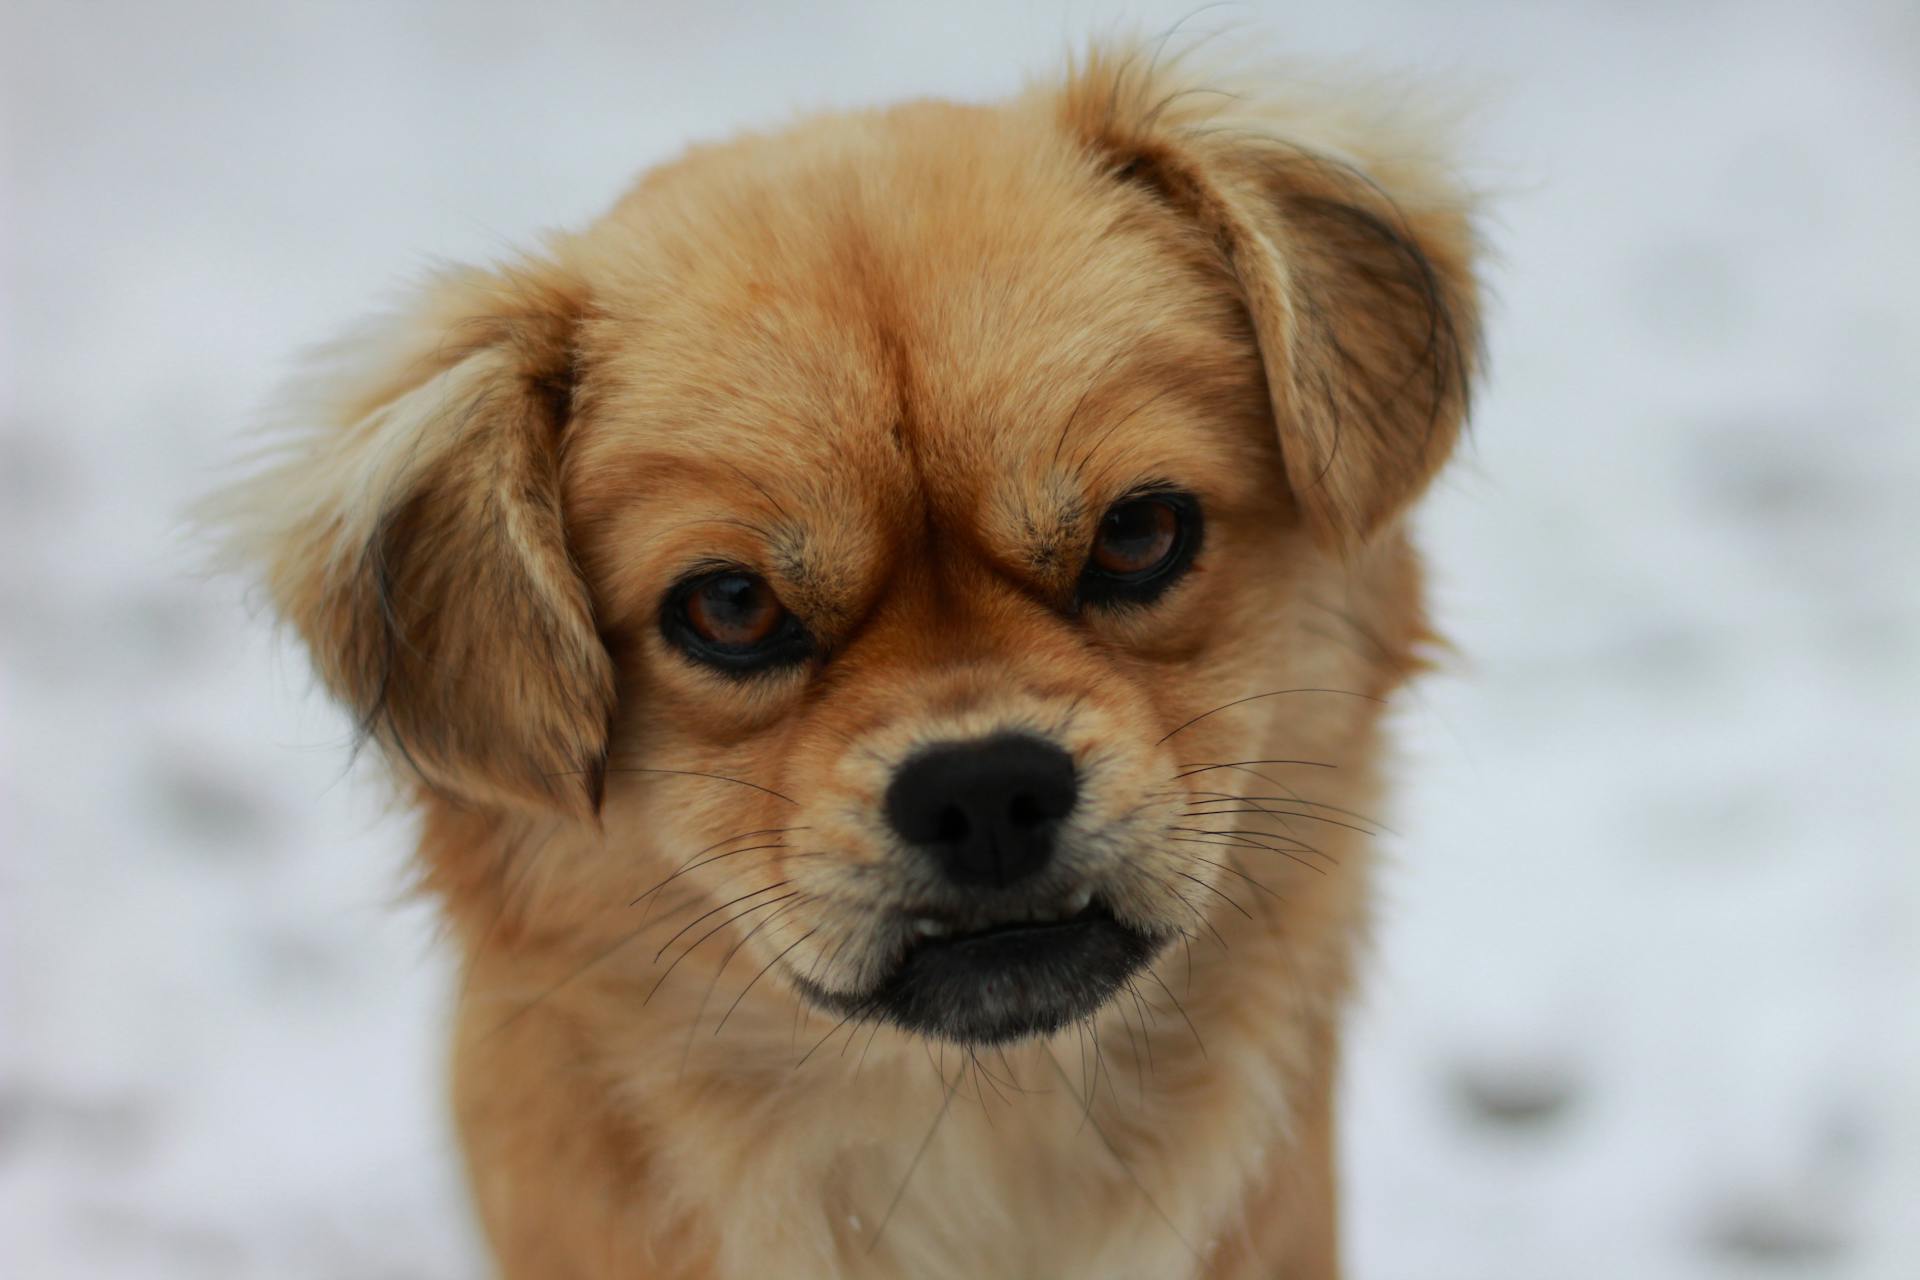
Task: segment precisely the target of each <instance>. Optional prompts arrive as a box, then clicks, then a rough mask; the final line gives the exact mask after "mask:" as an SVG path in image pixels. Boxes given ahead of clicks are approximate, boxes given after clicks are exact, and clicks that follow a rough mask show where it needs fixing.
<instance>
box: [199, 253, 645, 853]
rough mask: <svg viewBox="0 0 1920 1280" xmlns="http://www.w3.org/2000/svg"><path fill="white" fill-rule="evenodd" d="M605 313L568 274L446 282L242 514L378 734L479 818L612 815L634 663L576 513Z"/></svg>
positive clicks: (322, 365)
mask: <svg viewBox="0 0 1920 1280" xmlns="http://www.w3.org/2000/svg"><path fill="white" fill-rule="evenodd" d="M585 305H586V298H585V291H584V289H583V288H581V287H580V286H579V285H577V283H575V282H574V281H572V280H571V279H569V278H568V277H567V276H566V275H565V274H564V273H563V272H562V271H561V269H560V268H558V267H557V266H554V265H551V264H545V263H530V264H526V265H523V266H521V267H518V268H514V269H511V270H498V271H478V270H469V271H457V272H449V273H444V274H442V275H440V276H438V277H436V278H435V279H434V280H433V281H432V282H431V283H430V285H429V286H428V287H427V288H426V289H425V290H424V291H423V292H422V294H421V295H420V296H419V298H418V299H417V301H416V304H415V305H414V306H413V307H411V308H410V309H408V310H407V311H406V312H405V313H404V314H402V315H400V316H397V317H394V318H392V319H389V320H385V321H383V322H380V323H377V324H373V325H369V326H367V327H366V328H365V329H364V330H362V331H361V332H359V333H357V334H356V335H354V336H353V337H351V338H350V339H349V340H348V341H346V342H344V343H342V344H340V345H339V346H338V347H336V348H334V349H333V350H331V351H330V352H327V353H325V354H324V356H323V358H322V360H321V361H320V362H319V367H318V368H317V369H316V371H315V372H314V373H313V374H312V375H310V377H309V378H308V379H307V380H306V383H305V385H303V386H302V387H300V388H299V389H298V391H297V392H296V394H294V395H293V396H291V397H290V401H291V403H290V404H289V405H288V407H287V412H288V413H289V416H290V418H291V421H290V422H289V423H288V426H289V427H290V428H291V429H292V432H293V435H292V441H291V443H290V444H289V445H288V446H286V451H285V453H284V454H282V455H281V457H280V458H279V460H278V461H277V462H276V463H275V464H274V465H273V467H272V468H271V469H270V470H268V471H267V472H265V473H264V474H262V475H260V476H259V477H257V478H256V479H254V480H252V481H250V482H248V483H246V484H245V485H243V486H241V487H239V488H238V489H236V490H235V491H234V493H233V495H232V501H231V502H230V503H229V504H228V509H227V512H226V518H227V521H228V523H229V524H230V526H231V527H232V528H233V529H234V531H235V543H236V545H235V550H236V552H237V553H238V554H239V555H240V556H242V557H244V559H246V560H247V561H250V562H251V563H252V565H253V567H255V568H256V569H258V570H261V571H263V572H264V578H265V582H266V586H267V589H268V592H269V594H270V596H271V599H272V603H273V605H274V606H275V608H276V609H277V610H278V611H279V613H280V614H281V616H282V617H284V618H285V619H286V620H287V621H289V622H291V623H292V624H293V626H294V627H295V628H297V629H298V631H299V632H300V634H301V636H302V637H303V638H304V639H305V640H306V642H307V645H308V647H309V648H310V649H311V651H312V654H313V658H314V663H315V666H316V667H317V668H318V670H319V672H320V675H321V677H322V678H323V679H324V680H325V682H326V684H327V686H328V687H329V688H330V689H331V690H332V692H333V693H334V694H335V695H336V696H337V697H339V698H340V699H341V700H342V701H343V702H345V703H346V704H347V706H348V707H350V708H351V709H352V711H353V712H354V714H355V715H356V716H357V717H358V719H359V723H360V725H361V728H362V731H363V732H364V733H365V734H367V735H368V736H370V737H372V738H373V739H375V740H376V741H378V742H379V743H380V744H381V745H382V746H383V747H384V748H385V749H386V750H387V751H388V752H389V754H390V755H391V756H392V757H393V758H394V759H395V761H396V763H400V764H401V765H402V767H403V768H411V769H412V770H413V771H415V772H417V774H418V775H419V777H420V778H421V779H422V780H423V781H424V782H425V783H426V784H427V785H429V786H431V787H433V788H434V789H436V790H438V791H441V792H443V793H447V794H450V795H452V796H455V797H458V798H460V799H463V800H466V801H469V802H479V803H483V804H484V803H502V802H521V803H526V802H532V803H534V804H536V805H547V806H559V807H561V808H565V809H570V810H573V811H575V812H577V813H581V814H583V815H584V814H590V813H592V812H594V811H595V810H596V809H597V807H598V805H599V800H600V788H601V785H602V780H603V776H604V771H605V757H606V750H607V739H608V732H609V723H610V719H611V716H612V712H613V702H614V682H613V671H612V662H611V659H610V658H609V656H608V654H607V651H606V649H605V647H604V646H603V644H602V642H601V639H600V637H599V634H598V633H597V631H596V629H595V626H594V619H593V610H592V604H591V600H590V598H589V595H588V591H587V586H586V583H585V582H584V581H583V580H582V579H581V576H580V573H579V571H578V569H577V568H576V567H575V565H574V562H573V558H572V556H571V554H570V553H569V550H568V546H567V540H566V534H565V529H564V527H563V524H562V520H561V511H560V500H559V450H560V444H561V438H562V435H563V433H564V432H565V430H566V427H567V419H568V416H569V413H570V411H571V408H572V401H573V398H574V394H573V389H574V377H575V368H574V341H573V335H574V330H575V326H576V324H577V322H578V320H579V318H580V316H581V312H582V310H583V308H584V307H585Z"/></svg>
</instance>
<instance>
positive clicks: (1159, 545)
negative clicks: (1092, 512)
mask: <svg viewBox="0 0 1920 1280" xmlns="http://www.w3.org/2000/svg"><path fill="white" fill-rule="evenodd" d="M1199 548H1200V503H1199V500H1198V499H1196V498H1195V497H1194V496H1193V495H1192V494H1190V493H1182V492H1180V491H1178V490H1173V489H1167V490H1155V491H1153V492H1149V493H1138V494H1135V495H1134V496H1132V497H1128V498H1122V499H1121V500H1120V501H1118V502H1116V503H1114V504H1113V505H1112V506H1111V507H1108V508H1107V513H1106V514H1105V515H1104V516H1102V517H1100V527H1099V528H1098V529H1097V530H1095V531H1094V535H1093V548H1092V550H1091V551H1089V552H1088V553H1087V567H1086V569H1085V570H1083V571H1082V572H1081V574H1080V587H1079V592H1078V601H1079V603H1081V604H1092V605H1111V606H1124V605H1144V604H1149V603H1151V602H1152V601H1153V600H1154V598H1155V597H1157V596H1158V595H1159V594H1160V593H1161V592H1163V591H1165V590H1166V589H1167V588H1168V587H1170V586H1172V585H1173V583H1174V582H1175V581H1176V580H1177V579H1178V578H1179V577H1180V575H1181V574H1182V573H1184V572H1185V571H1186V569H1187V568H1188V566H1190V565H1191V564H1192V563H1193V557H1194V555H1195V554H1196V553H1197V552H1198V551H1199Z"/></svg>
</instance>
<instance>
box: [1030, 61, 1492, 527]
mask: <svg viewBox="0 0 1920 1280" xmlns="http://www.w3.org/2000/svg"><path fill="white" fill-rule="evenodd" d="M1179 62H1180V60H1179V59H1174V60H1173V63H1174V64H1175V65H1174V66H1173V68H1172V69H1169V68H1167V67H1166V66H1164V65H1156V61H1155V59H1153V58H1150V57H1149V56H1148V55H1147V54H1146V53H1145V52H1134V53H1125V52H1098V51H1097V52H1095V53H1094V54H1093V55H1091V56H1090V57H1089V58H1088V59H1087V60H1086V61H1085V62H1084V63H1083V64H1081V65H1080V66H1079V67H1077V68H1076V69H1075V70H1074V72H1073V73H1072V75H1071V76H1070V78H1069V81H1068V83H1067V86H1066V88H1065V90H1064V92H1060V91H1055V94H1054V96H1053V98H1052V102H1053V106H1054V110H1055V111H1056V113H1057V118H1058V119H1059V120H1060V121H1061V123H1062V124H1063V125H1064V127H1065V128H1067V129H1068V130H1069V132H1070V133H1071V134H1072V135H1073V136H1074V137H1075V138H1076V139H1077V140H1079V142H1080V143H1081V144H1082V145H1083V146H1084V147H1086V148H1087V149H1088V150H1089V151H1090V152H1091V153H1092V154H1093V156H1094V158H1095V161H1096V163H1098V164H1100V165H1101V166H1103V167H1104V168H1105V169H1106V170H1107V171H1108V173H1109V175H1110V176H1111V178H1112V179H1113V180H1116V181H1123V182H1128V183H1132V184H1136V185H1138V186H1140V187H1143V188H1145V189H1146V190H1147V191H1148V192H1150V193H1151V194H1152V196H1153V197H1154V198H1155V199H1156V200H1157V201H1160V202H1162V203H1164V204H1165V205H1167V206H1170V207H1171V209H1172V210H1173V211H1174V212H1175V213H1177V214H1178V215H1179V216H1180V217H1182V218H1183V219H1185V220H1187V223H1188V225H1189V226H1191V227H1194V228H1196V229H1198V230H1199V231H1200V232H1201V233H1203V235H1204V236H1205V239H1206V241H1207V242H1208V243H1207V252H1208V253H1209V254H1213V255H1217V257H1218V260H1219V262H1220V265H1221V266H1222V267H1223V268H1224V269H1225V271H1226V273H1227V276H1228V278H1229V279H1230V281H1231V282H1232V285H1233V287H1234V288H1235V289H1236V290H1237V292H1238V294H1239V296H1240V298H1241V300H1242V302H1243V303H1244V305H1245V307H1246V310H1247V312H1248V314H1249V315H1250V316H1251V318H1252V321H1253V330H1254V335H1255V339H1256V341H1257V342H1258V344H1259V347H1260V356H1261V362H1262V365H1263V367H1264V369H1265V372H1266V377H1267V384H1268V390H1269V393H1270V395H1271V398H1272V402H1273V413H1274V419H1275V423H1276V427H1277V430H1278V431H1279V435H1280V448H1281V455H1282V457H1283V459H1284V461H1285V465H1286V473H1287V480H1288V483H1289V486H1290V488H1291V490H1292V493H1293V497H1294V500H1295V502H1296V503H1297V504H1298V506H1299V508H1300V510H1301V512H1302V513H1303V515H1304V516H1305V518H1306V520H1307V522H1308V524H1309V526H1310V527H1311V528H1312V530H1313V531H1314V533H1315V535H1316V537H1318V538H1319V539H1320V540H1321V541H1322V542H1323V543H1324V544H1326V545H1330V546H1335V547H1350V546H1353V545H1355V544H1357V543H1359V542H1361V541H1364V540H1365V539H1366V538H1367V537H1368V536H1369V535H1371V534H1372V533H1373V532H1374V531H1376V530H1378V529H1380V528H1382V527H1384V526H1386V525H1388V524H1389V523H1391V522H1392V521H1393V520H1394V518H1395V517H1396V516H1397V515H1398V514H1399V513H1400V512H1401V511H1402V510H1403V509H1404V508H1405V507H1406V505H1407V504H1408V503H1409V502H1411V501H1412V500H1413V499H1414V498H1415V497H1417V496H1418V495H1419V493H1420V491H1421V490H1422V489H1423V488H1424V487H1425V486H1426V484H1427V482H1428V480H1430V479H1431V478H1432V476H1433V473H1434V472H1435V471H1436V470H1437V469H1438V468H1439V466H1440V464H1441V463H1442V462H1444V461H1445V460H1446V457H1447V455H1448V453H1449V452H1451V450H1452V448H1453V445H1454V442H1455V440H1456V438H1457V437H1458V435H1459V432H1460V429H1461V426H1462V424H1463V423H1464V421H1465V418H1466V413H1467V401H1468V395H1469V390H1470V382H1471V378H1472V375H1473V372H1474V366H1475V364H1476V363H1477V360H1478V351H1479V320H1478V304H1477V296H1476V292H1477V291H1476V287H1475V283H1474V277H1473V265H1474V254H1475V239H1474V234H1473V229H1472V224H1471V221H1470V216H1469V215H1470V209H1469V201H1468V200H1467V198H1466V196H1465V194H1464V193H1463V192H1462V191H1461V190H1460V189H1459V188H1458V186H1457V185H1456V184H1455V183H1453V182H1452V181H1450V180H1449V179H1448V177H1447V176H1446V174H1445V173H1444V172H1443V171H1442V169H1441V168H1440V166H1439V164H1438V163H1437V161H1436V160H1434V159H1433V158H1431V157H1430V156H1428V155H1427V154H1426V152H1425V149H1424V148H1423V147H1421V146H1420V145H1418V144H1417V143H1415V142H1414V141H1413V140H1412V139H1411V137H1410V136H1409V135H1407V134H1406V133H1404V132H1403V131H1400V130H1397V129H1394V128H1392V127H1391V126H1390V125H1389V124H1388V123H1387V122H1385V121H1381V120H1368V119H1364V118H1361V117H1359V116H1357V115H1356V114H1354V113H1352V112H1347V111H1342V110H1340V109H1338V108H1337V107H1336V106H1334V105H1332V104H1328V103H1326V102H1314V101H1311V100H1304V99H1303V100H1302V101H1299V102H1290V101H1288V100H1287V99H1286V93H1287V89H1286V85H1285V82H1284V81H1280V80H1276V79H1273V78H1268V79H1266V80H1265V82H1264V83H1263V84H1262V85H1260V86H1257V87H1255V88H1254V89H1253V90H1252V91H1251V92H1236V91H1234V90H1233V89H1232V88H1231V87H1230V86H1215V85H1213V84H1211V83H1210V82H1207V81H1205V80H1200V79H1197V78H1195V77H1192V76H1190V75H1187V74H1185V73H1184V72H1182V71H1181V70H1180V69H1179V67H1178V64H1179Z"/></svg>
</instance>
